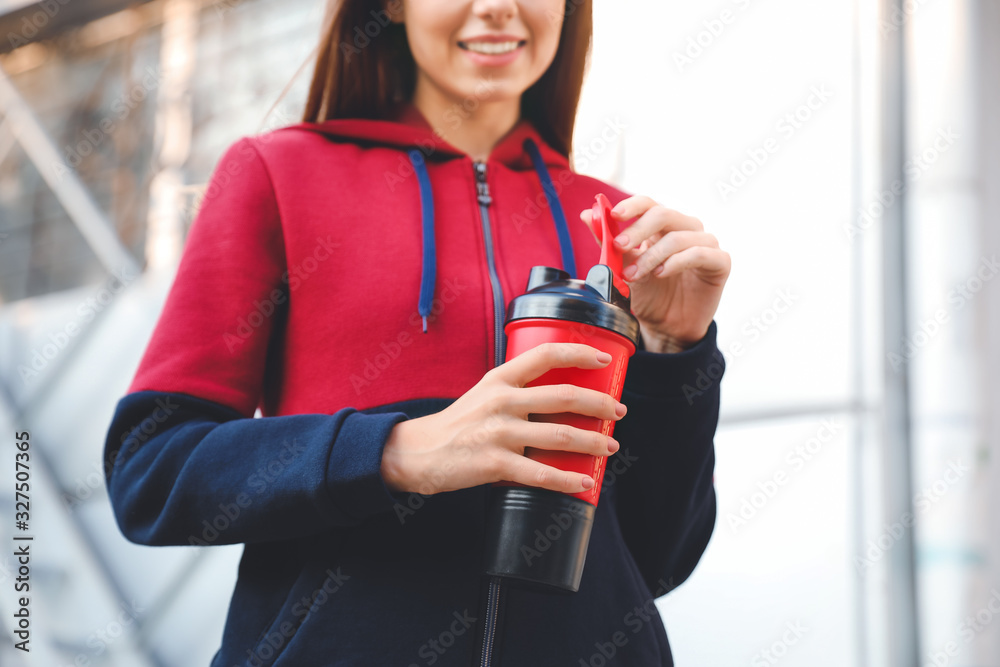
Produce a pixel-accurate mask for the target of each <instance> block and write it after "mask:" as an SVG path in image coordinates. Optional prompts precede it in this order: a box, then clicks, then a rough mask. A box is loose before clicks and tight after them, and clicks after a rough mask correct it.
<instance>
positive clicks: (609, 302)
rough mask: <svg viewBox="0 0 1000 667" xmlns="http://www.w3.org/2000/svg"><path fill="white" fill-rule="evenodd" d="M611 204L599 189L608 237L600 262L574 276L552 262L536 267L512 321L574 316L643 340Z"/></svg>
mask: <svg viewBox="0 0 1000 667" xmlns="http://www.w3.org/2000/svg"><path fill="white" fill-rule="evenodd" d="M598 209H600V211H599V210H598ZM610 210H611V207H610V205H609V202H608V199H607V197H605V196H604V195H603V194H598V195H597V201H596V202H595V204H594V220H595V223H598V222H599V223H600V228H601V230H602V234H603V238H604V239H605V241H606V242H605V243H602V245H601V262H600V263H599V264H595V265H594V266H592V267H591V269H590V271H588V272H587V278H586V280H580V279H577V278H570V275H569V274H568V273H566V272H565V271H563V270H561V269H556V268H553V267H551V266H535V267H532V269H531V273H529V274H528V285H527V287H526V288H525V292H524V294H522V295H520V296H518V297H516V298H514V299H513V300H512V301H511V302H510V305H509V306H508V308H507V322H508V323H510V322H513V321H515V320H522V319H528V318H547V319H557V320H569V321H571V322H580V323H582V324H589V325H592V326H597V327H602V328H604V329H608V330H610V331H614V332H615V333H618V334H621V335H622V336H625V337H626V338H628V339H629V340H631V341H632V343H633V344H635V345H638V342H639V321H638V320H637V319H636V318H635V316H634V315H632V311H631V299H630V295H629V288H628V285H627V284H626V283H625V281H624V280H623V279H622V278H621V270H622V256H621V252H620V251H619V250H618V249H617V248H615V247H614V238H615V236H617V233H618V226H617V225H616V224H615V223H614V221H613V220H611V215H610ZM595 226H596V225H595Z"/></svg>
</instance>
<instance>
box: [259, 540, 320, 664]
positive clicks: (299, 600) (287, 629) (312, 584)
mask: <svg viewBox="0 0 1000 667" xmlns="http://www.w3.org/2000/svg"><path fill="white" fill-rule="evenodd" d="M328 576H329V575H328V574H327V572H326V570H325V569H324V568H322V567H320V566H319V564H317V563H316V562H315V561H314V560H312V559H310V560H309V561H308V562H307V563H306V564H305V565H304V566H303V567H302V570H301V571H300V572H299V575H298V576H297V577H296V578H295V581H294V582H292V585H291V587H290V588H289V590H288V595H287V596H286V597H285V601H284V602H283V603H282V605H281V608H280V609H279V610H278V612H277V613H276V614H275V616H274V618H273V619H272V620H271V622H270V624H269V625H268V626H267V627H266V628H265V629H264V631H263V632H261V634H260V635H259V637H258V640H257V644H256V645H255V646H254V648H253V649H252V655H244V656H241V659H243V660H244V661H245V662H246V664H251V665H254V667H273V666H274V665H276V664H277V661H278V659H279V658H280V657H281V655H282V653H284V652H285V649H287V648H288V645H289V644H290V643H292V642H293V641H295V636H296V635H297V634H298V631H299V628H300V627H301V626H302V623H303V622H304V621H305V620H306V617H307V616H308V615H309V613H310V609H311V608H313V607H314V605H316V604H318V603H319V601H320V600H319V598H318V597H317V592H320V591H322V590H323V584H324V581H325V580H326V578H328Z"/></svg>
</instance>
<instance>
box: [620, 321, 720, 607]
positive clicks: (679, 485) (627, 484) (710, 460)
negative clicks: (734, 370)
mask: <svg viewBox="0 0 1000 667" xmlns="http://www.w3.org/2000/svg"><path fill="white" fill-rule="evenodd" d="M724 370H725V360H724V358H723V356H722V353H721V352H720V351H719V349H718V347H717V345H716V325H715V322H712V323H711V325H710V326H709V329H708V333H707V334H706V335H705V337H704V338H703V339H702V340H700V341H699V342H698V343H696V344H695V345H694V346H692V347H691V348H688V349H687V350H684V351H683V352H679V353H673V354H660V353H656V352H649V351H646V350H644V349H640V350H638V351H637V352H636V353H635V355H634V356H633V357H632V358H631V359H630V360H629V366H628V372H627V374H626V376H625V386H624V389H623V391H622V399H621V401H622V403H624V404H625V405H626V406H627V407H628V413H627V414H626V415H625V417H623V418H622V420H621V421H619V422H618V424H617V425H616V426H615V433H614V435H615V438H616V439H617V440H618V441H619V442H620V443H621V449H620V450H619V451H618V452H617V453H615V454H614V456H612V457H609V459H608V470H609V471H612V474H613V475H614V477H613V480H614V481H613V486H614V487H615V491H614V493H615V497H616V503H617V512H618V518H619V522H620V524H621V528H622V537H623V538H624V540H625V544H626V546H627V547H628V548H629V551H630V552H631V553H632V556H633V557H634V558H635V561H636V564H637V565H638V566H639V570H640V572H641V573H642V576H643V579H644V580H645V582H646V584H647V585H648V586H649V589H650V590H651V591H658V595H663V594H664V593H666V592H667V591H669V590H670V589H672V588H675V587H677V586H679V585H680V584H681V583H682V582H683V581H684V580H685V579H687V578H688V576H689V575H690V574H691V572H692V571H693V570H694V567H695V565H697V563H698V560H699V559H700V558H701V555H702V553H703V552H704V551H705V548H706V547H707V546H708V541H709V538H710V537H711V536H712V531H713V529H714V527H715V517H716V505H715V486H714V484H713V481H712V476H713V471H714V468H715V443H714V438H715V428H716V426H717V425H718V420H719V380H720V379H721V377H722V374H723V372H724ZM619 471H620V472H619Z"/></svg>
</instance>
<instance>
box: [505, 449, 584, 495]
mask: <svg viewBox="0 0 1000 667" xmlns="http://www.w3.org/2000/svg"><path fill="white" fill-rule="evenodd" d="M499 464H500V466H501V467H502V468H503V469H504V470H506V471H507V472H506V473H505V479H506V480H507V481H510V482H517V483H518V484H527V485H528V486H538V487H541V488H543V489H549V490H551V491H559V492H560V493H580V492H581V491H586V490H587V489H589V488H592V487H593V486H594V480H593V479H591V478H590V477H589V476H588V475H584V474H582V473H578V472H568V471H566V470H559V469H558V468H553V467H552V466H549V465H545V464H544V463H539V462H538V461H535V460H533V459H529V458H528V457H527V456H520V455H518V454H515V453H513V452H509V453H508V454H505V455H503V456H502V457H501V459H500V462H499Z"/></svg>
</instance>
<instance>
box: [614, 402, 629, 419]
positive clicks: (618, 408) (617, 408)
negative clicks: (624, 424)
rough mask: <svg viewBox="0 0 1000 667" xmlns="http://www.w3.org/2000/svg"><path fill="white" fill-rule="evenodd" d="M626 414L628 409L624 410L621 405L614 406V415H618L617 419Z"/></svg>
mask: <svg viewBox="0 0 1000 667" xmlns="http://www.w3.org/2000/svg"><path fill="white" fill-rule="evenodd" d="M626 412H628V408H626V407H625V405H624V404H623V403H619V404H618V405H617V406H615V414H616V415H618V417H619V418H621V417H624V416H625V413H626Z"/></svg>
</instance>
